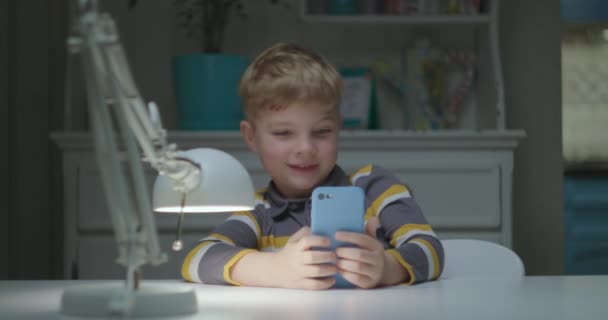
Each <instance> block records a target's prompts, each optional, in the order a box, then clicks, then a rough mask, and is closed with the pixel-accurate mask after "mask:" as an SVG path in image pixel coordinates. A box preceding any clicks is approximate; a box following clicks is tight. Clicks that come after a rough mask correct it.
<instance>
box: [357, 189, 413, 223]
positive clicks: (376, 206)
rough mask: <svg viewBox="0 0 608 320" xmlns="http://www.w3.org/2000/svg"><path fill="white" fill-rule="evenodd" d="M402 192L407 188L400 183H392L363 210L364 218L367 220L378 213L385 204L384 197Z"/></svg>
mask: <svg viewBox="0 0 608 320" xmlns="http://www.w3.org/2000/svg"><path fill="white" fill-rule="evenodd" d="M404 192H408V190H407V188H406V187H405V186H404V185H401V184H394V185H392V186H391V187H390V188H388V189H386V191H384V192H383V193H382V194H381V195H380V196H379V197H378V199H376V200H374V202H373V203H372V205H371V206H370V207H369V208H367V210H366V211H365V218H364V219H365V221H367V220H368V219H369V218H371V217H374V216H377V215H378V212H379V211H380V209H381V208H382V207H383V206H386V204H384V201H385V200H386V198H389V197H391V196H394V195H396V194H399V193H404Z"/></svg>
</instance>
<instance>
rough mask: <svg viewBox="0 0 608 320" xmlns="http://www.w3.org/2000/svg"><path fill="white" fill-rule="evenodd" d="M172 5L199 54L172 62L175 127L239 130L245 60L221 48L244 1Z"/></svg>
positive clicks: (132, 0)
mask: <svg viewBox="0 0 608 320" xmlns="http://www.w3.org/2000/svg"><path fill="white" fill-rule="evenodd" d="M270 3H272V4H277V3H279V0H270ZM136 4H137V0H129V8H133V7H135V5H136ZM173 5H174V6H176V18H177V21H178V24H179V25H180V27H182V28H183V29H184V30H185V31H186V33H187V35H188V36H191V37H195V38H198V39H200V44H201V52H200V53H194V54H187V55H179V56H175V57H174V58H173V64H172V65H173V84H174V92H175V100H176V104H177V116H178V117H177V120H178V128H179V129H183V130H238V128H239V121H240V120H241V118H242V111H241V110H242V108H241V102H240V99H239V97H238V93H237V91H238V82H239V80H240V77H241V74H242V73H243V71H244V70H245V68H246V66H247V64H248V58H247V57H243V56H237V55H228V54H223V53H222V43H223V40H224V31H225V30H226V27H227V26H228V24H229V22H230V20H231V18H235V17H236V18H242V19H244V18H247V15H246V13H245V11H244V8H243V1H240V0H174V1H173Z"/></svg>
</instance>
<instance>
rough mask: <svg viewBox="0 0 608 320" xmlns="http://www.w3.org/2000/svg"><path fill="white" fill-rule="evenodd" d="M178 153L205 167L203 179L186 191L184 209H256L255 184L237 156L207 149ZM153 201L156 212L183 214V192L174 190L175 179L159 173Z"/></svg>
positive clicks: (202, 174)
mask: <svg viewBox="0 0 608 320" xmlns="http://www.w3.org/2000/svg"><path fill="white" fill-rule="evenodd" d="M178 156H180V157H185V158H188V159H190V160H191V161H193V162H195V163H197V164H198V165H199V166H200V168H201V177H200V178H201V181H200V183H199V185H198V186H197V187H196V188H195V189H194V190H192V191H191V192H189V193H187V194H186V198H185V201H184V208H183V211H184V212H187V213H197V212H198V213H203V212H230V211H243V210H251V209H253V206H254V199H253V198H254V190H253V183H252V182H251V178H250V177H249V173H247V170H246V169H245V168H244V167H243V165H242V164H241V163H240V162H239V161H238V160H236V159H235V158H234V157H232V156H231V155H229V154H228V153H226V152H223V151H220V150H216V149H206V148H202V149H192V150H188V151H183V152H179V153H178ZM152 202H153V208H154V211H157V212H175V213H179V212H180V211H181V209H182V208H181V204H182V193H180V192H177V191H175V190H173V185H172V182H171V179H169V178H168V177H166V176H162V175H159V176H158V177H157V178H156V181H155V183H154V193H153V200H152Z"/></svg>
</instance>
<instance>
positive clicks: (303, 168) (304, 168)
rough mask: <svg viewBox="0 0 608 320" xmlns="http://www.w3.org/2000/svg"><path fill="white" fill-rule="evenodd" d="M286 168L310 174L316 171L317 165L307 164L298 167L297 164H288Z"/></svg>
mask: <svg viewBox="0 0 608 320" xmlns="http://www.w3.org/2000/svg"><path fill="white" fill-rule="evenodd" d="M288 166H289V167H290V168H291V169H293V170H296V171H300V172H310V171H314V170H316V169H317V168H318V167H319V165H318V164H307V165H298V164H288Z"/></svg>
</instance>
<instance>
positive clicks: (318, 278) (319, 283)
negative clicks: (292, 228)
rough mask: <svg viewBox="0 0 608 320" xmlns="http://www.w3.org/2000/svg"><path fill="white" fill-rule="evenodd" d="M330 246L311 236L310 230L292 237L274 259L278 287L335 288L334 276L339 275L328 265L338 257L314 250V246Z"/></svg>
mask: <svg viewBox="0 0 608 320" xmlns="http://www.w3.org/2000/svg"><path fill="white" fill-rule="evenodd" d="M330 244H331V242H330V240H329V239H328V238H326V237H321V236H315V235H312V234H311V233H310V228H308V227H303V228H302V229H300V230H299V231H298V232H296V233H295V234H293V235H292V236H291V237H290V238H289V240H288V241H287V244H286V245H285V247H283V249H282V250H281V251H279V252H277V253H276V256H275V258H276V261H275V262H276V266H277V268H276V269H275V270H277V271H278V274H277V278H278V279H277V280H278V285H279V286H281V287H285V288H298V289H311V290H322V289H328V288H330V287H331V286H333V284H334V282H335V279H334V278H333V277H331V276H333V275H334V274H336V272H337V267H336V266H334V265H331V264H329V263H330V262H333V261H335V260H336V254H335V253H334V252H331V251H316V250H313V248H314V247H328V246H329V245H330ZM327 277H329V278H327Z"/></svg>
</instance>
